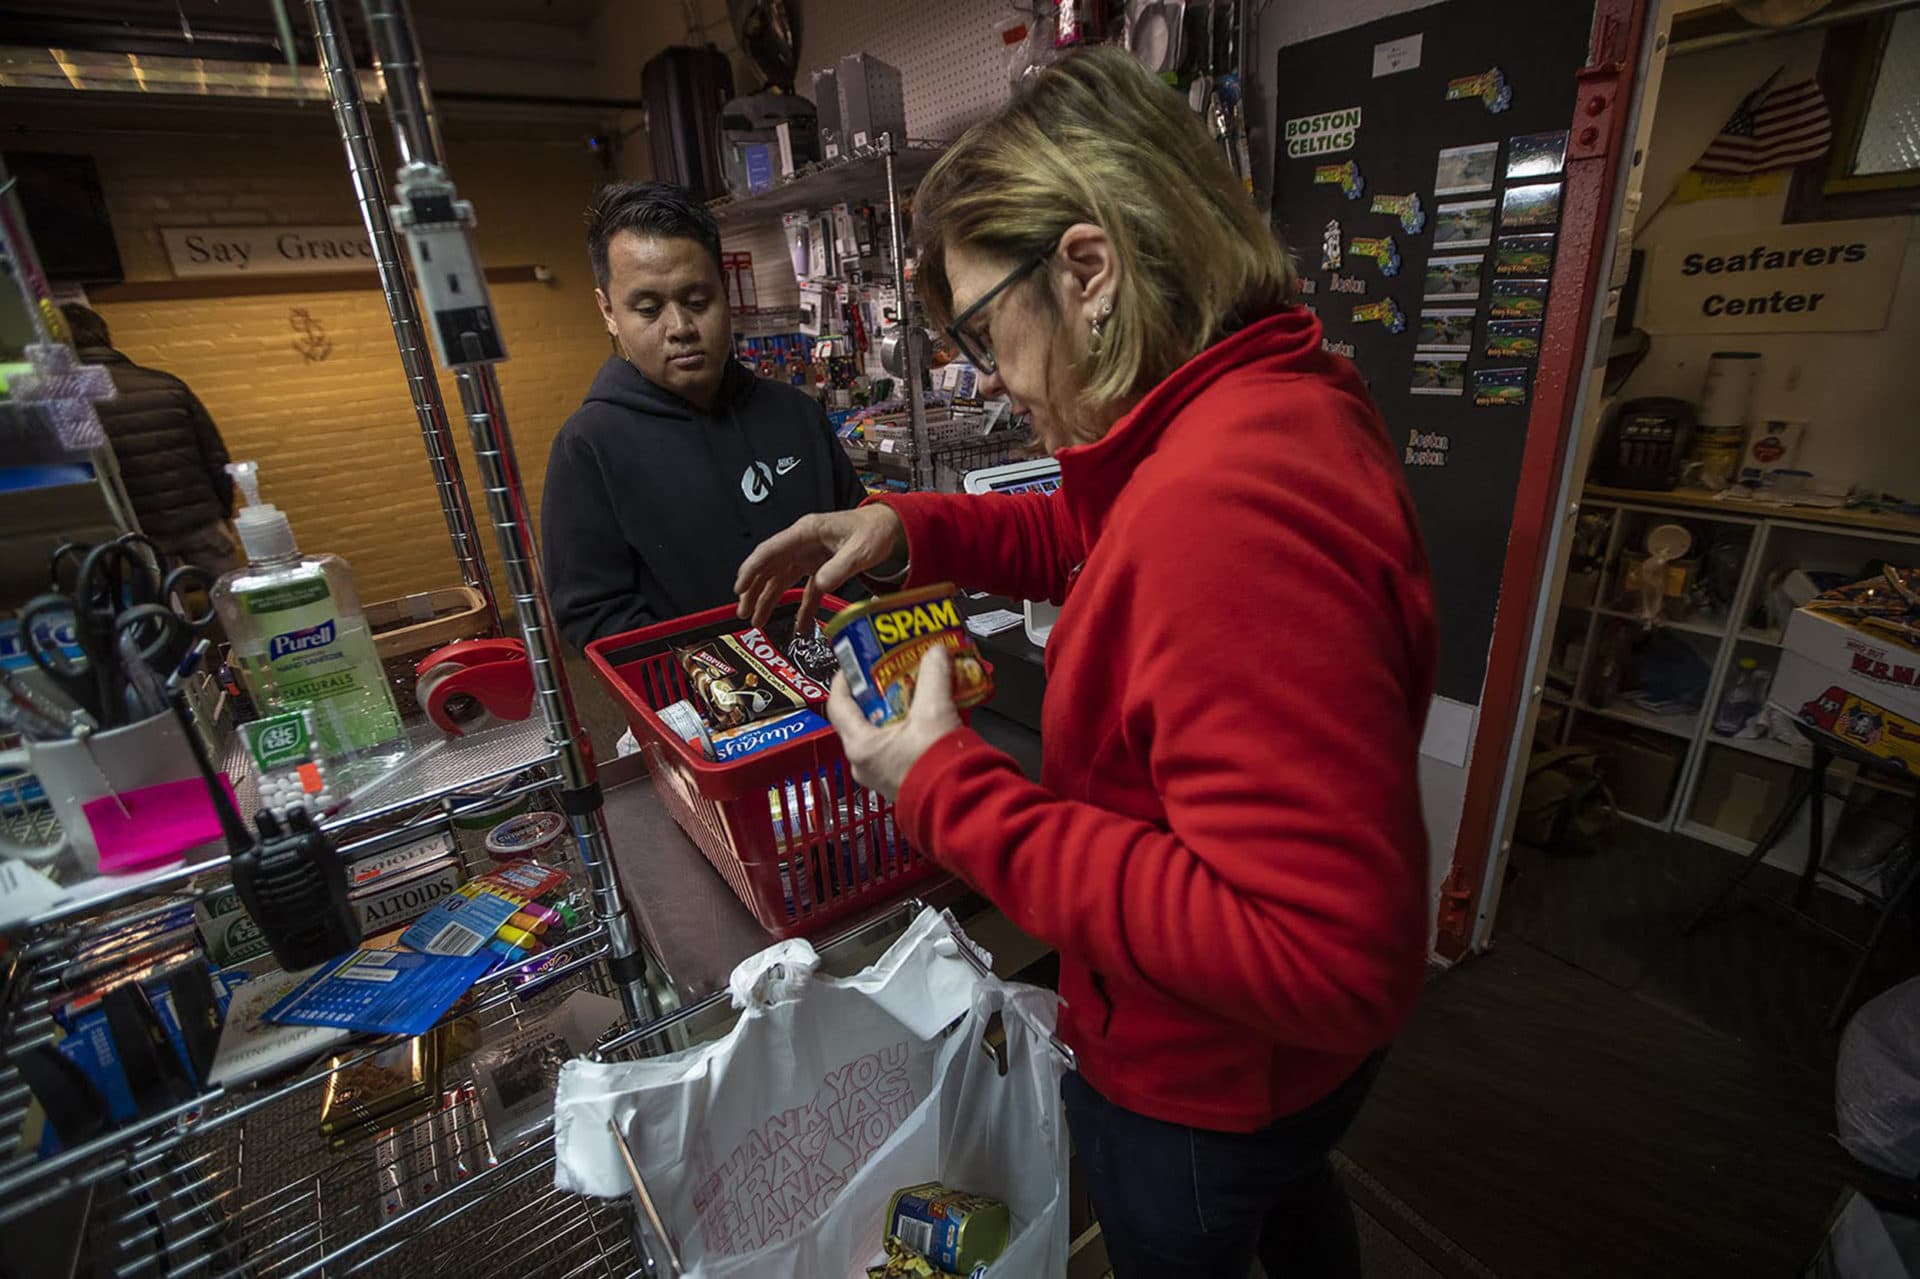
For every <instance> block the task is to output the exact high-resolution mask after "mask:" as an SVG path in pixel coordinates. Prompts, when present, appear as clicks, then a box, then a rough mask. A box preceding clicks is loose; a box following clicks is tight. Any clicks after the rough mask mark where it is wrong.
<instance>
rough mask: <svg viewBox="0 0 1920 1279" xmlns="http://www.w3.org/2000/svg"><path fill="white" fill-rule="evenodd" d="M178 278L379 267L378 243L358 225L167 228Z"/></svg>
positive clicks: (163, 232) (166, 238) (165, 236)
mask: <svg viewBox="0 0 1920 1279" xmlns="http://www.w3.org/2000/svg"><path fill="white" fill-rule="evenodd" d="M160 237H161V239H163V240H164V241H165V242H166V246H167V257H168V258H169V259H170V260H171V261H172V263H173V273H174V274H175V275H177V276H182V277H185V276H206V275H324V274H328V273H331V272H336V271H368V270H371V269H372V268H373V246H372V245H371V244H370V243H368V241H367V233H366V230H365V229H364V228H362V227H357V226H188V227H164V228H162V229H161V231H160Z"/></svg>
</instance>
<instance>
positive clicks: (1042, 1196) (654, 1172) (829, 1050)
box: [554, 910, 1067, 1279]
mask: <svg viewBox="0 0 1920 1279" xmlns="http://www.w3.org/2000/svg"><path fill="white" fill-rule="evenodd" d="M818 964H819V956H818V955H817V954H815V953H814V950H813V947H812V946H810V945H808V944H807V943H806V942H804V941H786V942H781V943H779V944H778V945H776V946H772V947H769V948H768V949H766V950H764V951H762V952H761V953H760V954H758V955H755V956H754V957H752V958H751V959H748V960H746V961H745V962H743V963H742V964H741V965H740V966H739V968H737V969H735V970H734V974H733V979H732V982H731V987H732V990H733V996H734V1003H735V1004H736V1006H738V1007H741V1008H742V1009H744V1011H743V1014H742V1016H741V1018H740V1020H739V1022H738V1023H737V1024H736V1025H735V1026H734V1028H733V1030H732V1031H731V1032H730V1033H729V1034H727V1035H726V1036H725V1037H724V1038H722V1039H719V1040H716V1041H714V1042H713V1043H709V1044H702V1045H699V1046H697V1047H695V1048H691V1049H688V1050H687V1051H685V1052H680V1053H675V1054H673V1055H671V1056H667V1057H660V1058H655V1059H652V1060H649V1061H640V1062H620V1063H614V1064H606V1065H602V1064H598V1063H594V1062H588V1061H574V1062H569V1063H568V1064H567V1065H566V1066H565V1067H564V1068H563V1069H562V1071H561V1074H560V1083H559V1090H558V1095H557V1096H556V1098H555V1102H554V1133H555V1141H556V1146H557V1161H556V1172H555V1182H556V1184H557V1185H558V1186H559V1187H560V1188H561V1189H562V1190H569V1191H576V1192H579V1193H582V1194H589V1195H599V1196H604V1197H615V1196H624V1195H626V1194H628V1193H629V1190H630V1182H629V1180H628V1178H627V1174H626V1171H625V1167H624V1165H623V1163H622V1162H621V1157H620V1153H619V1151H618V1148H617V1147H616V1145H615V1143H614V1138H613V1135H612V1133H611V1131H610V1130H609V1128H608V1121H609V1120H611V1121H612V1122H613V1123H615V1124H617V1125H618V1126H619V1128H620V1130H621V1131H622V1132H625V1133H626V1134H627V1135H628V1141H629V1145H630V1147H631V1149H632V1151H633V1154H634V1159H635V1162H636V1164H637V1165H638V1167H639V1170H640V1174H641V1176H642V1177H643V1178H645V1180H646V1183H647V1189H648V1191H649V1192H650V1193H651V1194H652V1196H653V1200H654V1203H655V1205H656V1206H657V1207H658V1209H659V1211H660V1214H661V1216H662V1217H663V1218H664V1219H665V1221H666V1225H667V1228H668V1230H670V1231H671V1232H672V1233H673V1234H674V1236H675V1242H676V1244H677V1246H678V1249H679V1252H680V1258H681V1261H682V1263H683V1264H684V1265H685V1266H686V1269H687V1273H688V1275H690V1276H698V1277H699V1279H736V1277H738V1279H745V1277H746V1276H753V1279H844V1277H845V1276H847V1275H851V1274H854V1273H857V1272H858V1269H859V1267H861V1266H863V1265H866V1264H867V1263H869V1262H870V1261H872V1260H874V1259H876V1258H877V1257H878V1256H879V1253H880V1248H881V1239H882V1235H883V1233H884V1231H885V1229H886V1226H887V1222H886V1221H885V1220H884V1218H885V1216H886V1211H887V1204H888V1201H889V1199H890V1198H891V1196H892V1194H893V1192H894V1191H895V1190H898V1189H901V1188H903V1187H906V1186H911V1185H916V1184H918V1183H921V1182H927V1181H940V1182H944V1183H945V1184H947V1185H949V1186H952V1187H954V1188H955V1189H958V1190H965V1191H970V1192H973V1193H976V1194H983V1195H988V1196H991V1197H993V1198H995V1199H1000V1200H1002V1201H1004V1202H1005V1203H1006V1204H1007V1206H1008V1208H1009V1209H1010V1210H1011V1211H1012V1214H1013V1226H1014V1229H1013V1238H1012V1241H1011V1243H1009V1245H1008V1247H1007V1251H1006V1252H1005V1253H1004V1254H1003V1255H1002V1256H1001V1258H1000V1260H999V1261H997V1262H996V1263H994V1265H993V1266H992V1267H991V1268H990V1269H989V1271H987V1272H986V1273H990V1274H991V1275H993V1276H995V1277H996V1279H1025V1277H1026V1276H1035V1277H1036V1279H1037V1277H1039V1276H1054V1275H1059V1274H1063V1273H1065V1270H1066V1258H1067V1208H1066V1179H1067V1134H1066V1124H1065V1120H1064V1117H1063V1116H1062V1114H1061V1110H1060V1075H1061V1072H1062V1071H1063V1070H1064V1069H1065V1063H1064V1061H1063V1060H1062V1059H1061V1057H1060V1055H1059V1053H1058V1052H1057V1051H1056V1050H1055V1049H1054V1048H1053V1046H1052V1044H1051V1042H1050V1036H1051V1034H1052V1030H1053V1021H1054V1005H1055V998H1054V996H1053V995H1052V994H1051V993H1050V992H1047V991H1042V990H1037V989H1034V988H1032V987H1027V986H1015V985H1009V984H1007V983H1004V982H1001V981H999V980H997V979H995V978H992V977H982V976H980V975H979V974H978V973H977V972H976V971H975V969H974V968H973V967H972V966H971V965H970V964H968V963H967V961H966V960H965V959H963V958H961V957H960V955H959V953H958V945H957V943H956V942H955V941H954V939H953V937H952V936H951V934H950V933H949V931H948V928H947V925H946V923H945V922H944V920H943V919H942V917H941V916H940V914H939V913H938V912H936V911H933V910H926V911H923V912H921V914H920V916H919V917H918V918H917V919H915V920H914V922H913V924H912V926H911V927H909V928H908V930H907V932H906V933H905V934H904V935H903V936H902V937H901V938H900V940H899V941H897V942H895V943H894V945H893V946H892V947H890V948H889V949H888V951H887V953H886V954H885V955H883V956H881V958H880V959H879V961H878V962H876V963H875V964H874V965H873V966H872V967H870V968H868V969H866V970H865V971H864V972H861V973H859V974H857V975H856V976H854V977H850V978H846V979H836V978H831V977H818V976H816V975H815V973H814V970H815V968H816V967H817V966H818ZM995 1012H998V1013H1000V1014H1001V1021H1002V1023H1003V1025H1004V1027H1005V1031H1006V1051H1005V1061H1006V1073H1005V1074H1004V1075H1002V1074H1001V1073H1000V1066H999V1062H998V1060H997V1059H996V1057H995V1056H994V1055H992V1054H990V1053H988V1052H987V1051H985V1050H983V1047H982V1033H983V1031H984V1030H985V1028H986V1027H987V1025H988V1022H989V1019H990V1018H991V1017H992V1015H993V1014H994V1013H995ZM955 1018H961V1019H962V1020H960V1021H959V1023H958V1025H957V1026H955V1027H954V1028H953V1029H952V1030H950V1031H949V1030H947V1029H946V1028H947V1027H948V1026H949V1025H950V1024H952V1023H953V1022H954V1020H955Z"/></svg>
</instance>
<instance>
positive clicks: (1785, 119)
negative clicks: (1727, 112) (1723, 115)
mask: <svg viewBox="0 0 1920 1279" xmlns="http://www.w3.org/2000/svg"><path fill="white" fill-rule="evenodd" d="M1779 78H1780V72H1779V71H1775V72H1774V73H1773V74H1772V75H1770V76H1768V77H1767V80H1766V83H1765V84H1762V85H1761V86H1760V87H1759V88H1758V89H1755V90H1754V91H1753V92H1752V93H1749V94H1748V95H1747V96H1746V98H1745V99H1744V100H1742V102H1741V103H1740V105H1739V106H1738V107H1736V108H1734V112H1733V114H1732V115H1731V116H1729V117H1728V118H1727V122H1726V123H1725V124H1723V125H1721V126H1720V132H1719V134H1718V135H1717V136H1715V138H1714V139H1713V141H1712V142H1711V143H1709V144H1708V146H1707V150H1706V154H1704V155H1702V156H1701V157H1700V158H1699V159H1698V160H1696V161H1694V165H1693V167H1694V169H1695V171H1696V172H1700V173H1763V172H1765V171H1766V170H1768V169H1782V168H1785V167H1787V166H1788V165H1793V164H1800V163H1803V162H1805V161H1807V160H1816V159H1818V158H1820V157H1821V156H1823V155H1825V154H1826V153H1827V148H1828V147H1829V146H1830V145H1832V143H1833V117H1832V116H1831V115H1829V114H1828V113H1827V99H1826V95H1825V94H1823V93H1821V92H1820V85H1819V82H1818V81H1815V80H1811V79H1808V80H1800V81H1796V82H1795V83H1793V84H1788V85H1782V86H1781V87H1779V88H1777V89H1776V88H1774V87H1773V82H1774V81H1775V80H1778V79H1779Z"/></svg>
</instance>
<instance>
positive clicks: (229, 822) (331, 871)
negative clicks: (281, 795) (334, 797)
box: [168, 642, 360, 972]
mask: <svg viewBox="0 0 1920 1279" xmlns="http://www.w3.org/2000/svg"><path fill="white" fill-rule="evenodd" d="M205 653H206V646H205V643H204V642H202V643H200V644H196V645H195V646H194V650H193V652H192V653H190V654H189V655H188V661H187V663H185V664H183V665H182V666H181V668H180V671H179V672H178V674H177V676H176V678H175V679H173V680H170V681H169V682H168V687H169V699H168V700H169V701H171V702H172V704H173V713H174V717H175V718H176V719H177V720H178V721H179V723H180V727H181V729H182V731H184V732H185V734H186V738H187V744H188V746H189V747H191V749H192V751H193V758H194V761H195V762H196V763H197V764H199V766H200V775H201V777H202V778H203V779H205V781H206V784H207V795H208V798H209V799H210V800H212V802H213V811H214V813H215V815H216V816H218V817H219V819H220V829H221V831H222V832H223V833H224V834H225V835H226V838H227V851H228V852H229V853H230V854H232V860H231V863H230V869H231V870H232V873H233V887H234V891H235V892H236V893H238V894H239V895H240V904H241V905H243V906H245V907H246V908H247V914H249V915H251V916H253V922H254V923H256V924H258V925H259V926H260V933H261V935H262V936H263V937H265V938H266V939H267V945H268V946H270V947H272V948H273V957H274V959H275V960H277V961H278V962H279V964H280V966H281V967H282V968H284V969H286V970H287V971H288V972H294V971H295V970H297V969H301V968H311V967H313V966H314V965H315V964H318V963H320V962H322V961H323V960H328V959H332V958H333V957H334V956H335V955H344V954H346V953H347V952H348V951H350V950H352V949H353V948H354V947H356V946H358V945H359V944H360V919H359V917H358V916H357V915H355V914H354V913H353V907H352V905H351V904H350V903H349V902H348V901H347V868H346V866H345V865H344V864H343V863H342V862H341V860H340V854H339V853H338V852H336V851H335V850H334V847H333V841H332V840H330V839H328V838H327V837H326V835H325V834H324V833H323V832H322V831H321V830H320V828H319V827H317V826H315V825H314V824H313V819H312V818H310V817H308V816H307V810H306V809H304V808H296V809H294V810H293V812H292V813H291V814H290V815H289V816H288V818H287V829H286V830H284V831H283V830H282V829H281V828H280V823H279V822H277V821H275V820H274V818H273V814H272V813H271V812H269V811H268V810H267V809H264V808H263V809H261V810H260V813H259V815H258V816H257V817H255V818H254V821H255V823H256V824H257V825H258V826H259V828H260V838H258V839H255V838H254V837H253V833H252V832H251V831H249V830H248V829H247V824H246V822H245V821H244V820H242V819H241V816H240V814H239V812H238V811H236V810H235V808H234V806H233V800H232V798H231V797H230V796H229V795H228V794H227V788H226V787H225V786H224V785H222V784H221V781H220V775H219V773H218V772H217V771H216V770H215V769H214V767H213V761H212V760H210V759H208V758H207V749H206V747H205V746H203V745H201V742H200V738H199V736H198V735H197V734H195V733H194V731H193V720H192V718H191V717H190V716H189V715H188V713H187V699H186V697H185V696H184V695H183V694H182V693H181V691H180V688H179V684H180V680H181V679H184V678H185V676H186V674H187V673H188V672H190V671H191V670H192V669H193V667H194V666H197V665H198V664H199V662H200V660H201V659H202V658H203V657H204V656H205Z"/></svg>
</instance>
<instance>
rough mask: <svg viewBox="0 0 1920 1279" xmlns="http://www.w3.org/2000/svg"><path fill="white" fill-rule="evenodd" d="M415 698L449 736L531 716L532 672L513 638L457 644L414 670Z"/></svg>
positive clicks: (431, 655) (437, 652)
mask: <svg viewBox="0 0 1920 1279" xmlns="http://www.w3.org/2000/svg"><path fill="white" fill-rule="evenodd" d="M413 673H414V676H415V683H414V686H413V694H414V698H415V699H416V700H417V701H418V702H419V703H420V705H421V706H422V707H424V708H425V710H426V712H427V718H428V719H431V720H432V721H433V722H434V723H435V724H436V725H438V726H439V728H440V731H442V732H444V733H447V734H449V735H450V736H453V737H463V736H465V735H466V734H468V733H474V732H479V731H481V730H482V729H485V728H487V727H489V726H490V725H493V724H497V723H500V722H501V721H503V720H521V719H525V718H526V717H527V716H528V715H531V714H532V713H533V667H531V666H529V665H528V664H527V649H526V645H524V644H522V643H521V642H520V641H519V640H515V639H481V640H461V641H459V642H458V643H454V644H448V645H447V646H446V647H444V648H436V649H435V650H433V652H431V653H428V654H427V655H426V656H425V657H423V658H421V659H420V660H419V662H418V663H416V664H415V665H414V668H413Z"/></svg>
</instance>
